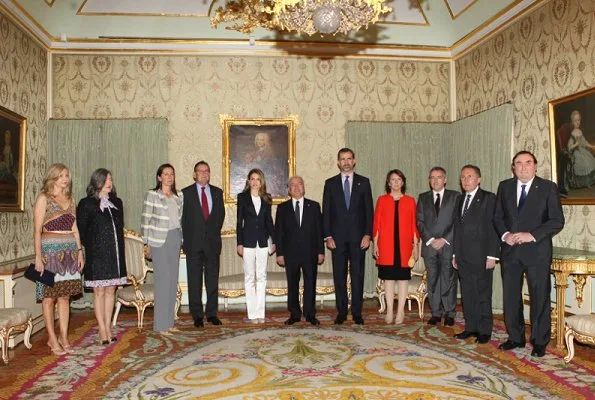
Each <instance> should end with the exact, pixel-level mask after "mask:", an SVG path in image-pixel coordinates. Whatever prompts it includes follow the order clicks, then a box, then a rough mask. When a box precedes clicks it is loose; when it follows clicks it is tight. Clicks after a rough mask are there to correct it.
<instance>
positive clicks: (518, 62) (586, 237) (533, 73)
mask: <svg viewBox="0 0 595 400" xmlns="http://www.w3.org/2000/svg"><path fill="white" fill-rule="evenodd" d="M594 39H595V1H592V0H588V1H582V0H552V1H549V2H547V3H545V4H544V5H543V6H542V7H540V8H538V9H536V10H535V11H533V12H532V13H531V14H530V15H528V16H526V17H524V18H523V19H521V20H520V21H518V22H516V23H515V24H513V25H512V26H511V27H509V28H507V29H505V30H504V31H502V32H500V33H499V34H498V35H496V36H494V37H493V38H491V39H490V40H488V41H486V42H485V43H484V44H482V45H481V46H479V47H477V48H475V49H474V50H473V51H471V52H470V53H468V54H466V55H465V56H463V57H461V58H460V59H458V60H457V61H456V88H457V94H456V101H457V103H456V104H457V116H458V118H462V117H466V116H468V115H472V114H475V113H478V112H480V111H483V110H486V109H488V108H490V107H493V106H496V105H499V104H503V103H505V102H509V101H510V102H512V104H513V105H514V109H515V129H514V145H513V150H514V151H518V150H523V149H527V150H530V151H532V152H534V153H535V155H536V156H537V160H538V165H539V168H538V174H540V175H541V176H543V177H546V178H550V176H551V164H550V141H549V121H548V101H549V100H551V99H557V98H560V97H564V96H566V95H569V94H572V93H576V92H579V91H581V90H584V89H587V88H590V87H593V86H595V40H594ZM564 213H565V215H566V219H567V221H566V227H565V228H564V230H563V231H562V232H561V233H560V234H559V235H557V236H556V239H555V243H556V244H558V245H563V246H567V247H573V248H580V249H585V250H595V206H565V207H564Z"/></svg>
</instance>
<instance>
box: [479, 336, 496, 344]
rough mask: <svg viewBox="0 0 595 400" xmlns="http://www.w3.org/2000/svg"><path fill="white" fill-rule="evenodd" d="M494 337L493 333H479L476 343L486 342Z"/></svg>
mask: <svg viewBox="0 0 595 400" xmlns="http://www.w3.org/2000/svg"><path fill="white" fill-rule="evenodd" d="M491 339H492V335H479V336H478V337H477V339H475V343H479V344H486V343H488V342H489V341H490V340H491Z"/></svg>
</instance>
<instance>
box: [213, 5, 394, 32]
mask: <svg viewBox="0 0 595 400" xmlns="http://www.w3.org/2000/svg"><path fill="white" fill-rule="evenodd" d="M384 1H385V0H231V1H229V2H228V3H227V4H226V6H225V8H223V7H219V8H218V9H217V10H216V11H215V14H214V15H213V16H212V17H211V25H212V26H213V27H217V26H218V25H219V24H220V23H221V22H234V23H235V24H234V25H232V26H228V27H227V29H232V30H237V31H240V32H244V33H250V32H252V31H253V30H254V29H255V28H257V27H262V28H265V29H269V30H286V31H290V32H292V31H293V32H297V33H306V34H308V35H313V34H315V33H320V34H323V35H328V34H332V35H334V34H336V33H338V32H340V33H343V34H348V33H349V32H350V31H357V30H359V29H360V28H362V27H366V28H367V27H368V25H369V24H374V23H375V22H376V21H378V17H379V16H380V14H384V13H388V12H390V11H391V9H390V7H386V6H385V5H384Z"/></svg>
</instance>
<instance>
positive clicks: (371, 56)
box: [50, 48, 452, 62]
mask: <svg viewBox="0 0 595 400" xmlns="http://www.w3.org/2000/svg"><path fill="white" fill-rule="evenodd" d="M50 52H51V53H52V54H56V55H60V54H61V55H68V54H114V55H116V54H117V55H126V54H175V55H196V54H199V55H206V56H221V55H230V56H232V55H235V56H238V55H245V56H283V57H287V56H291V57H302V56H309V57H312V56H316V57H321V58H331V57H340V58H342V59H375V60H381V59H389V60H394V59H397V60H415V61H429V62H448V61H451V60H452V57H449V56H445V57H439V56H425V55H403V54H388V53H387V54H367V53H330V52H317V53H311V52H309V53H305V52H304V53H298V52H289V51H288V50H282V49H279V50H275V49H261V50H252V49H245V50H242V49H237V50H236V49H234V50H228V49H226V50H219V49H218V50H209V49H191V50H160V49H157V50H150V51H148V50H141V49H133V50H129V49H115V50H97V49H94V48H77V49H52V50H50Z"/></svg>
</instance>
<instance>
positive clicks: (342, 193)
mask: <svg viewBox="0 0 595 400" xmlns="http://www.w3.org/2000/svg"><path fill="white" fill-rule="evenodd" d="M337 166H338V167H339V169H340V170H341V173H340V174H339V175H336V176H333V177H332V178H329V179H327V180H326V182H325V183H324V195H323V198H322V219H323V229H322V230H323V233H324V237H325V241H326V246H327V247H328V248H329V249H330V250H331V251H332V257H333V280H334V282H335V299H336V300H335V301H336V306H337V317H336V318H335V324H337V325H340V324H342V323H343V322H345V321H346V320H347V309H348V304H349V302H348V298H347V272H348V266H349V273H350V276H351V315H352V317H353V322H354V323H355V324H357V325H363V324H364V319H363V316H362V305H363V297H364V271H365V258H364V255H365V252H366V250H367V249H368V247H370V239H371V237H372V223H373V219H374V205H373V200H372V189H371V186H370V181H369V179H368V178H366V177H363V176H361V175H358V174H356V173H355V172H353V169H354V168H355V153H354V152H353V150H351V149H348V148H343V149H341V150H339V153H338V155H337Z"/></svg>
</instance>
